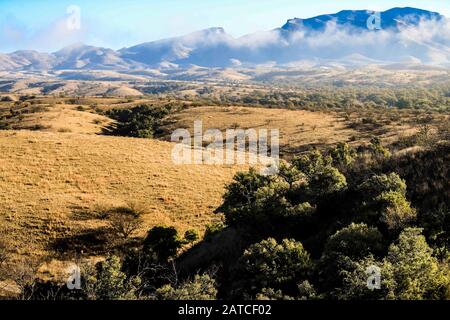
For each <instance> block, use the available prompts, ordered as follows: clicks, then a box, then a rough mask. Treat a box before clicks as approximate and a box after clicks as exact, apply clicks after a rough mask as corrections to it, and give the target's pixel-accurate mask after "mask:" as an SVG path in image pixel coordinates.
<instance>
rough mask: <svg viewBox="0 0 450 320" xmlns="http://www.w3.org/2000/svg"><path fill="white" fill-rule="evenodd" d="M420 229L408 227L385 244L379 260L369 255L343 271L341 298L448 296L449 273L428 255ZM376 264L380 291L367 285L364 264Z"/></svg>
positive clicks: (404, 298)
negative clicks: (386, 252)
mask: <svg viewBox="0 0 450 320" xmlns="http://www.w3.org/2000/svg"><path fill="white" fill-rule="evenodd" d="M421 232H422V229H418V228H408V229H405V230H404V231H403V232H402V233H401V234H400V236H399V238H398V241H397V242H396V243H394V244H392V245H391V246H390V247H389V251H388V255H387V256H386V257H385V258H384V259H383V261H382V262H377V261H376V260H375V259H374V258H373V257H371V256H369V257H367V258H365V259H363V260H361V261H360V262H359V263H358V266H357V268H356V269H355V270H354V271H353V272H348V273H346V274H345V279H344V283H345V286H344V289H343V290H342V291H341V293H340V294H339V298H341V299H399V300H423V299H430V300H433V299H448V298H450V273H449V270H448V267H444V266H442V265H440V264H439V263H438V261H437V259H436V258H435V257H433V255H432V249H431V248H430V247H429V246H428V244H427V243H426V241H425V237H424V236H423V235H422V234H421ZM373 265H375V266H377V267H378V268H379V270H380V275H381V288H380V290H370V289H369V288H368V286H367V279H368V275H367V273H366V271H367V267H369V266H373Z"/></svg>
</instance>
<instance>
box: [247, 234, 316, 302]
mask: <svg viewBox="0 0 450 320" xmlns="http://www.w3.org/2000/svg"><path fill="white" fill-rule="evenodd" d="M239 263H240V265H241V269H242V274H241V275H242V276H243V277H244V279H246V282H247V288H248V290H249V293H250V294H257V293H258V292H261V290H262V289H264V288H272V289H275V290H283V292H284V291H285V290H286V292H287V293H288V294H289V293H296V289H297V288H294V287H292V286H295V284H296V283H297V282H300V281H303V280H306V279H307V277H308V275H309V273H310V272H311V270H312V268H313V263H312V261H311V259H310V256H309V254H308V252H306V250H305V249H304V248H303V245H302V244H301V243H300V242H297V241H295V240H289V239H284V240H283V241H282V242H281V243H277V241H276V240H275V239H273V238H269V239H267V240H263V241H261V242H259V243H256V244H253V245H251V246H250V247H249V248H248V249H247V250H245V252H244V254H243V255H242V257H241V258H240V261H239Z"/></svg>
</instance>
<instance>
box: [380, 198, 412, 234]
mask: <svg viewBox="0 0 450 320" xmlns="http://www.w3.org/2000/svg"><path fill="white" fill-rule="evenodd" d="M377 200H378V201H379V202H380V204H381V206H382V209H381V212H382V213H381V217H380V221H381V222H383V223H384V224H386V226H387V228H388V229H389V230H401V229H404V228H405V227H407V226H408V225H409V224H411V222H412V221H414V220H415V218H416V211H415V210H414V209H412V208H411V205H410V203H409V202H408V201H407V200H406V199H405V196H404V195H402V194H401V193H399V192H395V191H388V192H383V193H382V194H381V195H380V196H379V197H378V198H377Z"/></svg>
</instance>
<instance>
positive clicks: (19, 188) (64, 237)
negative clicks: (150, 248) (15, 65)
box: [0, 96, 448, 276]
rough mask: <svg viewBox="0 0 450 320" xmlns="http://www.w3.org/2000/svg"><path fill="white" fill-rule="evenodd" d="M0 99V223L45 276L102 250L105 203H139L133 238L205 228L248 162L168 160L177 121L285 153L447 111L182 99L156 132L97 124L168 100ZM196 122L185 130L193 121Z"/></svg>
mask: <svg viewBox="0 0 450 320" xmlns="http://www.w3.org/2000/svg"><path fill="white" fill-rule="evenodd" d="M10 100H11V101H3V102H0V124H1V125H2V126H3V129H6V130H0V191H1V192H0V232H1V233H2V234H3V235H2V239H3V240H4V241H5V242H6V243H7V244H8V247H9V251H10V253H11V254H12V256H13V258H14V259H23V258H24V257H25V258H32V257H36V258H45V259H46V261H45V262H44V263H42V264H41V276H44V275H46V276H51V274H54V273H57V272H59V271H61V270H62V269H64V268H63V266H64V265H65V263H67V261H70V260H72V259H73V258H74V255H75V254H80V253H82V255H83V256H85V257H98V256H102V255H104V254H105V253H106V251H107V250H108V248H107V243H105V242H104V239H103V238H102V232H103V231H102V230H104V227H105V221H104V220H103V219H101V217H99V215H98V212H99V211H100V210H102V209H105V208H106V209H108V208H115V207H120V206H137V207H139V208H141V209H142V210H143V211H144V213H145V214H144V224H143V226H142V228H141V229H140V230H139V232H138V233H137V234H136V236H138V237H142V236H144V234H145V232H146V231H147V230H148V229H149V228H150V227H152V226H155V225H158V224H165V225H170V226H175V227H176V228H177V229H178V230H179V231H180V232H184V231H185V230H187V229H189V228H195V229H197V230H199V231H200V232H201V231H204V230H205V226H206V225H207V224H208V223H211V222H212V221H213V220H215V219H218V217H217V215H215V214H213V211H214V210H215V209H216V208H217V207H218V206H219V205H220V204H221V199H222V195H223V193H224V188H225V185H226V184H228V183H229V182H230V181H231V180H232V177H233V176H234V174H235V173H236V172H237V171H242V170H246V169H247V167H246V166H211V165H183V166H177V165H175V164H173V162H172V159H171V151H172V147H173V144H172V143H171V142H169V141H168V140H170V134H171V132H172V131H173V130H175V129H177V128H188V129H190V130H192V126H193V123H194V121H195V120H202V121H203V129H204V130H207V129H211V128H214V129H219V130H221V131H225V130H226V129H228V128H241V129H249V128H254V129H262V128H265V129H279V130H280V144H281V155H282V157H284V158H291V157H292V156H294V155H295V154H297V153H298V152H302V151H305V150H308V149H311V148H313V147H319V148H327V147H329V146H331V145H333V144H335V143H337V142H342V141H344V142H349V143H350V144H351V145H353V146H355V147H357V146H360V145H364V144H365V143H367V141H368V140H369V139H370V137H371V136H372V135H377V136H379V137H381V138H382V139H383V141H384V142H385V143H389V144H395V143H398V141H400V140H402V139H406V138H408V137H411V136H413V135H414V134H416V132H418V131H419V129H420V128H419V122H420V121H418V119H419V120H420V119H423V118H425V117H428V118H427V119H428V120H427V121H428V122H427V123H429V124H430V125H431V126H432V129H431V130H437V129H436V128H435V127H433V126H435V125H436V124H445V123H448V115H445V114H438V113H425V112H419V111H417V112H416V113H414V112H411V111H408V110H406V111H399V110H391V111H390V112H389V113H388V112H386V110H378V111H377V110H374V109H360V110H358V109H352V110H318V111H308V110H287V109H280V108H263V107H250V106H230V105H228V106H220V105H216V106H211V105H204V106H200V107H196V106H195V105H191V106H190V102H189V101H185V100H179V101H177V102H176V103H177V104H180V105H182V104H183V105H184V108H182V110H181V111H177V112H175V113H174V114H171V115H170V116H169V117H167V118H166V119H164V121H163V125H162V127H161V128H160V129H161V131H162V132H163V133H162V134H161V135H159V136H158V138H157V139H135V138H128V137H113V136H107V135H104V133H105V130H107V129H108V127H110V126H114V124H115V123H114V121H113V120H112V119H110V118H108V117H107V116H105V114H106V111H108V110H111V109H124V108H131V107H133V106H136V105H139V104H159V105H161V104H165V103H174V100H172V99H160V98H157V97H154V96H145V97H139V98H131V97H127V98H111V97H110V98H100V97H83V98H81V97H74V98H63V97H49V96H37V97H32V98H26V99H22V101H20V100H19V96H12V99H10ZM191 132H193V131H191Z"/></svg>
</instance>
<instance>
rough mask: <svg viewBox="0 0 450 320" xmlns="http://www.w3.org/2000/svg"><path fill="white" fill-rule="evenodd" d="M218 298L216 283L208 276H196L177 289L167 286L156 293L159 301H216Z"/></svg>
mask: <svg viewBox="0 0 450 320" xmlns="http://www.w3.org/2000/svg"><path fill="white" fill-rule="evenodd" d="M216 296H217V289H216V282H215V280H214V279H213V278H212V277H211V276H210V275H208V274H203V275H196V276H195V277H194V279H193V280H191V281H186V282H184V283H182V284H181V285H179V286H177V287H174V286H172V285H170V284H167V285H165V286H163V287H161V288H159V289H157V290H156V292H155V297H156V298H157V299H158V300H215V299H216Z"/></svg>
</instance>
